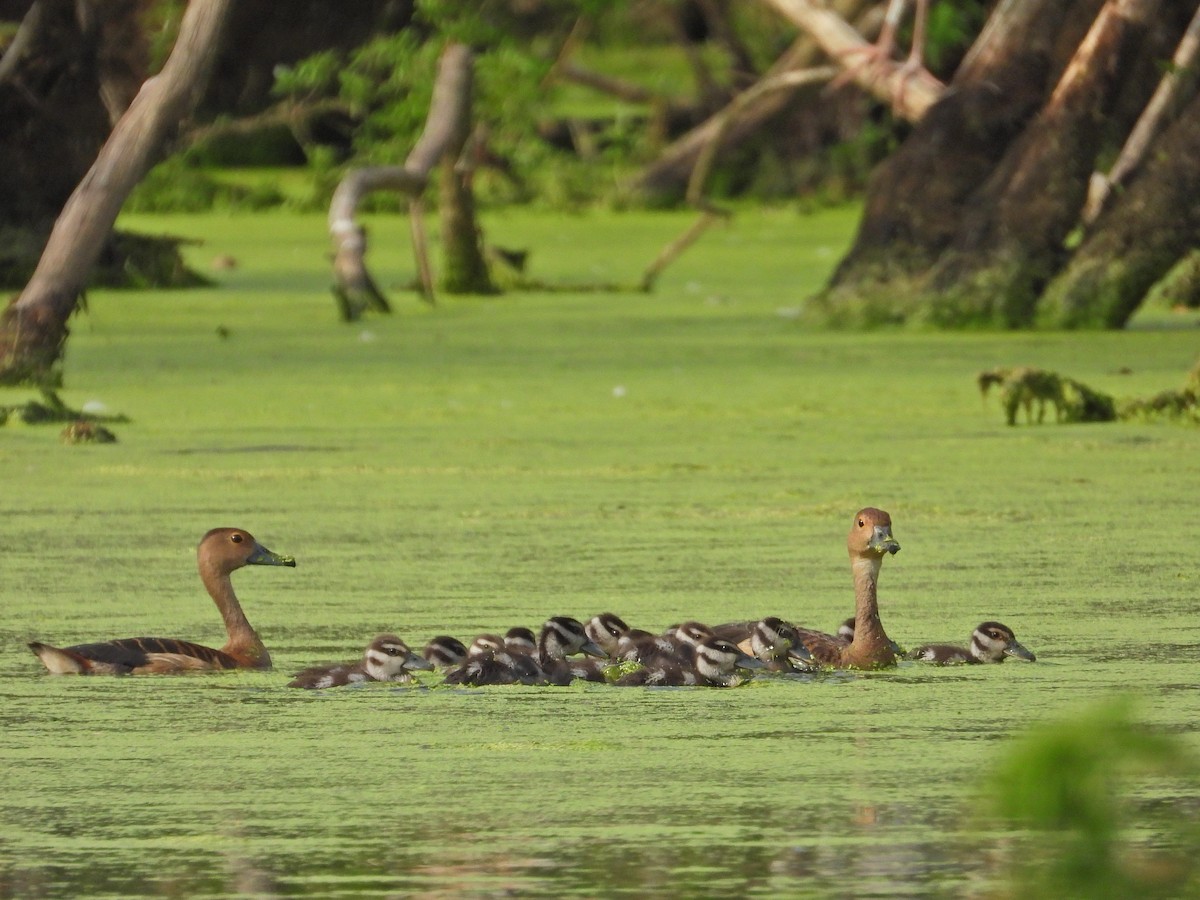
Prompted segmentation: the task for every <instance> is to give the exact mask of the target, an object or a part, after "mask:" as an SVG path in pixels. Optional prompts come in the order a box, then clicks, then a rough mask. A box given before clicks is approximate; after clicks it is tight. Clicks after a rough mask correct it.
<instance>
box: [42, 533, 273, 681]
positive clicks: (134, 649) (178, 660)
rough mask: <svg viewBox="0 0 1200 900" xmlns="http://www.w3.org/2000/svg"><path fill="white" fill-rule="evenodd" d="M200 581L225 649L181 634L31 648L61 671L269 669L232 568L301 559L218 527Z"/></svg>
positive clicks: (202, 556) (205, 551) (205, 546)
mask: <svg viewBox="0 0 1200 900" xmlns="http://www.w3.org/2000/svg"><path fill="white" fill-rule="evenodd" d="M196 560H197V564H198V566H199V569H200V580H201V581H203V582H204V586H205V587H206V588H207V589H208V593H209V595H210V596H211V597H212V599H213V602H214V603H216V604H217V609H219V610H220V611H221V618H222V619H224V620H225V630H226V632H227V633H228V635H229V640H228V641H226V643H225V646H224V647H222V648H221V649H220V650H214V649H213V648H211V647H204V646H201V645H200V644H193V643H191V642H190V641H182V640H179V639H177V638H149V637H141V638H122V639H119V640H114V641H103V642H99V643H94V644H76V645H75V646H73V647H63V648H60V647H52V646H50V645H49V644H44V643H42V642H40V641H33V642H31V643H30V644H29V649H30V650H32V651H33V652H34V655H36V656H37V658H38V659H40V660H41V661H42V664H43V665H44V666H45V667H46V668H47V669H48V670H49V671H50V672H52V673H54V674H56V675H67V674H75V675H160V674H175V673H179V672H197V671H216V670H220V669H269V668H271V655H270V654H269V653H268V652H267V648H266V647H264V646H263V642H262V640H261V639H260V638H259V636H258V633H257V632H256V631H255V630H254V629H253V628H251V627H250V622H249V621H248V620H247V619H246V614H245V613H244V612H242V607H241V604H239V603H238V600H237V596H236V595H235V594H234V592H233V583H232V582H231V581H230V579H229V576H230V573H232V572H234V571H235V570H237V569H240V568H241V567H242V566H291V567H295V565H296V560H295V559H293V558H292V557H290V556H281V555H279V554H278V553H273V552H271V551H270V550H268V549H267V548H266V547H264V546H263V545H262V544H260V543H259V542H258V541H256V540H255V539H254V538H253V536H251V534H250V532H248V531H245V530H244V529H241V528H214V529H212V530H211V531H209V532H208V533H207V534H206V535H204V537H203V538H202V539H201V540H200V545H199V546H198V547H197V548H196Z"/></svg>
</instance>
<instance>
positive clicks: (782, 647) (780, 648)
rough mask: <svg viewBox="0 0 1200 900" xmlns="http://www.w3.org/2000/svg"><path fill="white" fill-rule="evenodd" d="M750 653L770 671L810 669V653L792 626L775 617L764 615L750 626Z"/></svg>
mask: <svg viewBox="0 0 1200 900" xmlns="http://www.w3.org/2000/svg"><path fill="white" fill-rule="evenodd" d="M739 649H741V648H739ZM750 653H751V655H752V656H754V658H755V659H758V660H760V661H761V662H762V663H763V667H764V668H765V669H767V670H768V671H770V672H795V671H803V672H808V671H812V669H813V668H814V667H813V665H812V654H811V653H809V652H808V650H807V649H806V648H805V646H804V645H803V644H802V643H800V633H799V632H798V631H797V630H796V626H795V625H791V624H789V623H787V622H785V621H783V620H782V619H780V618H778V617H777V616H767V617H766V618H765V619H762V620H760V621H759V622H758V623H757V624H756V625H755V626H754V631H753V632H752V633H751V635H750Z"/></svg>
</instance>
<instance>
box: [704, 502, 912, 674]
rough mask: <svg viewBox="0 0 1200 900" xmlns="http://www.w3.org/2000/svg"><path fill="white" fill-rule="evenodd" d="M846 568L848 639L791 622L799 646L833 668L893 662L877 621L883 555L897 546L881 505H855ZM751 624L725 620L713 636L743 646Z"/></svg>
mask: <svg viewBox="0 0 1200 900" xmlns="http://www.w3.org/2000/svg"><path fill="white" fill-rule="evenodd" d="M846 549H847V550H848V551H849V553H850V569H851V571H852V572H853V574H854V609H855V612H854V633H853V637H852V638H851V639H850V640H846V639H844V638H842V637H839V636H838V635H836V634H826V633H825V632H823V631H814V630H812V629H810V628H801V627H799V626H795V628H796V634H797V636H798V638H799V641H800V644H801V645H802V646H803V647H804V648H805V649H806V650H808V652H809V653H810V654H812V658H813V662H814V663H815V664H816V665H818V666H822V667H826V668H836V669H878V668H883V667H886V666H894V665H895V664H896V651H895V649H894V647H895V644H894V643H893V642H892V640H891V638H889V637H888V636H887V634H886V633H885V632H884V630H883V624H882V623H881V622H880V621H879V597H878V594H877V587H878V583H879V570H880V568H881V567H882V565H883V558H884V557H885V556H887V555H888V554H892V553H897V552H899V550H900V544H899V542H898V541H897V540H896V539H895V538H894V537H892V517H891V516H889V515H888V514H887V513H886V512H884V511H883V510H882V509H876V508H875V507H873V506H868V507H866V508H865V509H860V510H859V511H858V512H857V513H856V514H855V516H854V521H853V522H852V523H851V525H850V535H849V536H848V537H847V538H846ZM755 624H756V623H754V622H729V623H726V624H724V625H718V626H717V627H716V629H714V630H715V632H716V634H717V636H718V637H721V638H724V639H726V640H729V641H733V642H734V643H736V644H740V645H743V646H748V645H746V644H745V643H744V642H746V641H748V640H749V639H750V637H751V635H752V634H753V630H754V626H755Z"/></svg>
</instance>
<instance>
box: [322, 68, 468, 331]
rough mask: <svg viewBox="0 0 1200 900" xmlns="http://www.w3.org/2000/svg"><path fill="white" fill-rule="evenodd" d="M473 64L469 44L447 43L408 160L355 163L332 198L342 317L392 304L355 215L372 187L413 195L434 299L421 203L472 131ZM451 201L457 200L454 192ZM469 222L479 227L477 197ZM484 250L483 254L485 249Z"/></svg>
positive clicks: (416, 232) (418, 244)
mask: <svg viewBox="0 0 1200 900" xmlns="http://www.w3.org/2000/svg"><path fill="white" fill-rule="evenodd" d="M473 65H474V63H473V59H472V55H471V51H470V49H468V48H467V47H466V46H464V45H462V44H449V45H447V47H446V49H445V50H444V51H443V52H442V56H441V59H440V60H439V62H438V74H437V79H436V81H435V82H434V86H433V95H432V97H431V98H430V101H429V115H428V116H427V117H426V119H425V128H424V130H423V131H422V132H421V137H420V138H418V140H417V143H416V145H415V146H414V147H413V149H412V152H411V153H409V154H408V158H407V159H406V160H405V161H404V165H403V166H374V167H369V168H362V169H351V170H350V171H348V172H347V173H346V175H345V176H344V177H343V178H342V180H341V182H340V183H339V184H338V186H337V190H335V191H334V194H333V199H332V201H331V202H330V204H329V234H330V237H331V239H332V240H333V251H334V261H333V273H334V285H333V293H334V296H335V297H336V298H337V301H338V306H339V309H340V310H341V314H342V318H343V319H345V320H347V321H352V320H354V319H357V318H358V317H359V316H361V315H362V313H363V311H364V310H366V309H367V308H368V307H370V308H374V309H378V310H380V311H381V312H387V311H388V310H389V309H390V307H389V305H388V302H387V299H386V298H385V297H384V295H383V292H382V291H380V289H379V287H378V286H377V285H376V283H375V280H374V278H372V277H371V273H370V271H369V270H368V269H367V263H366V252H367V243H366V231H365V229H364V228H363V227H362V226H360V225H359V224H358V223H357V222H356V221H355V215H356V214H357V212H358V205H359V203H361V202H362V198H363V197H365V196H366V195H367V194H369V193H371V192H372V191H378V190H394V191H399V192H400V193H402V194H406V195H407V196H408V198H409V203H410V214H411V216H412V220H413V247H414V252H415V255H416V258H417V269H418V271H419V272H420V273H421V284H422V290H423V293H424V295H425V297H426V299H428V300H431V301H432V298H433V292H432V285H431V284H430V283H429V279H428V272H429V264H428V260H427V259H426V257H425V249H424V247H425V241H424V228H423V225H422V223H421V219H420V217H421V215H422V207H421V204H420V203H419V202H418V201H419V199H420V197H421V195H422V194H423V193H424V192H425V189H426V188H427V187H428V185H429V178H430V175H431V173H432V172H433V167H434V166H435V165H437V164H438V162H439V161H440V160H443V159H446V158H450V165H451V166H453V165H454V164H455V161H456V160H457V158H458V157H459V156H460V155H461V152H462V148H463V146H464V144H465V142H466V137H464V135H469V134H470V128H471V77H472V75H471V73H472V67H473ZM468 187H469V185H468ZM443 202H445V198H444V197H443ZM450 202H451V204H453V202H454V198H451V200H450ZM470 225H471V228H472V229H475V219H474V206H473V202H472V205H471V218H470ZM476 240H477V238H476ZM446 252H447V256H448V258H449V254H450V253H451V249H450V245H447V250H446ZM480 256H481V258H482V254H481V255H480ZM447 267H449V264H448V266H447Z"/></svg>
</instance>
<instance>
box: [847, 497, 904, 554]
mask: <svg viewBox="0 0 1200 900" xmlns="http://www.w3.org/2000/svg"><path fill="white" fill-rule="evenodd" d="M846 547H847V549H848V550H849V551H850V555H851V556H855V557H870V558H875V559H882V558H883V557H884V555H885V554H888V553H898V552H899V551H900V542H899V541H897V540H896V539H895V538H894V537H892V517H891V516H889V515H888V514H887V513H885V512H884V511H883V510H882V509H876V508H875V507H873V506H868V507H865V508H863V509H860V510H859V511H858V512H857V513H856V514H855V516H854V522H853V523H852V524H851V526H850V536H849V537H848V538H847V539H846Z"/></svg>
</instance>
